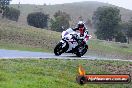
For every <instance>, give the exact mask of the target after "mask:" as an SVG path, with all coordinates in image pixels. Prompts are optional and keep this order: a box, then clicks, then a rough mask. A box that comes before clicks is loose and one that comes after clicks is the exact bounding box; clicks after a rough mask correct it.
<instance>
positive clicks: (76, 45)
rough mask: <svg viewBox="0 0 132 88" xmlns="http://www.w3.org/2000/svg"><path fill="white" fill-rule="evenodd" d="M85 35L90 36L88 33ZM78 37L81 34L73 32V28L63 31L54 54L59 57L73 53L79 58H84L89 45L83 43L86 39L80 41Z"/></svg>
mask: <svg viewBox="0 0 132 88" xmlns="http://www.w3.org/2000/svg"><path fill="white" fill-rule="evenodd" d="M85 34H86V35H87V36H88V34H87V33H85ZM78 36H79V33H77V32H75V31H73V30H72V29H71V28H69V29H67V31H63V32H62V35H61V37H62V39H61V40H60V42H59V43H58V44H57V45H56V46H55V48H54V54H55V55H56V56H59V55H61V54H62V53H73V54H76V56H78V57H81V56H83V55H84V54H85V53H86V52H87V50H88V45H87V44H86V43H85V42H83V40H84V39H79V38H78Z"/></svg>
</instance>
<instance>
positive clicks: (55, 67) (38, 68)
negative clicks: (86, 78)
mask: <svg viewBox="0 0 132 88" xmlns="http://www.w3.org/2000/svg"><path fill="white" fill-rule="evenodd" d="M79 65H82V66H83V68H84V69H85V70H86V73H87V74H123V73H124V74H128V73H129V74H131V75H132V70H131V68H132V62H119V61H99V60H59V59H58V60H57V59H47V60H46V59H45V60H43V59H39V60H35V59H26V60H22V59H12V60H4V59H3V60H2V59H1V60H0V88H106V87H107V88H131V86H132V83H129V84H85V85H83V86H81V85H79V84H77V82H76V76H77V75H78V66H79Z"/></svg>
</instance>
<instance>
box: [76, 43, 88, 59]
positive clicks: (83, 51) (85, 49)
mask: <svg viewBox="0 0 132 88" xmlns="http://www.w3.org/2000/svg"><path fill="white" fill-rule="evenodd" d="M87 49H88V45H85V46H84V49H83V50H82V51H81V52H79V46H78V47H77V53H76V56H77V57H81V56H83V55H84V54H85V53H86V52H87Z"/></svg>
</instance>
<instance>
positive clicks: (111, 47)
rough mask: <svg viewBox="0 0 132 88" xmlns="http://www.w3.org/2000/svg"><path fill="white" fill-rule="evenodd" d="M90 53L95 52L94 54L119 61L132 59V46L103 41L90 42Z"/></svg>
mask: <svg viewBox="0 0 132 88" xmlns="http://www.w3.org/2000/svg"><path fill="white" fill-rule="evenodd" d="M88 44H89V51H90V50H91V51H93V52H92V54H95V55H97V54H98V55H102V56H109V57H112V56H114V58H118V59H120V58H121V59H131V58H132V44H126V43H119V42H108V41H103V40H90V41H89V42H88Z"/></svg>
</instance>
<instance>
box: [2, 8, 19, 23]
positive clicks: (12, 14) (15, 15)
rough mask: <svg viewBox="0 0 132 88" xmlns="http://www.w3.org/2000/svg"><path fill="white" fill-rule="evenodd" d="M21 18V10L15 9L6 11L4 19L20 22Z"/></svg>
mask: <svg viewBox="0 0 132 88" xmlns="http://www.w3.org/2000/svg"><path fill="white" fill-rule="evenodd" d="M19 16H20V10H18V9H15V8H13V7H11V8H9V7H7V9H6V10H5V11H4V13H3V17H6V18H7V19H9V20H13V21H18V19H19Z"/></svg>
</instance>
